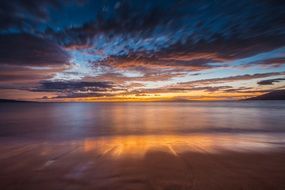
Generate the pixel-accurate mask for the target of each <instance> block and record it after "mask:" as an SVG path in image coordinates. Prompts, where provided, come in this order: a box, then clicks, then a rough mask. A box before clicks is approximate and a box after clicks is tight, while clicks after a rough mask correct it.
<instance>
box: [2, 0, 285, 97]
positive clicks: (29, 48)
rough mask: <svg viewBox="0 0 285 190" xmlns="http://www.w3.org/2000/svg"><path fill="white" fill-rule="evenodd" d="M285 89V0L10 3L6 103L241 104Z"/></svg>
mask: <svg viewBox="0 0 285 190" xmlns="http://www.w3.org/2000/svg"><path fill="white" fill-rule="evenodd" d="M279 89H285V1H282V0H279V1H278V0H272V1H270V0H239V1H236V0H208V1H205V0H192V1H190V0H121V1H116V0H69V1H67V0H37V1H34V0H4V1H1V6H0V98H3V99H15V100H32V101H44V102H45V101H51V102H53V101H91V102H92V101H95V102H101V101H102V102H117V101H186V100H205V101H209V100H238V99H244V98H249V97H253V96H257V95H260V94H263V93H267V92H270V91H273V90H279Z"/></svg>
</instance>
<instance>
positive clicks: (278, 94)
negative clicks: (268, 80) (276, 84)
mask: <svg viewBox="0 0 285 190" xmlns="http://www.w3.org/2000/svg"><path fill="white" fill-rule="evenodd" d="M246 100H285V90H275V91H272V92H269V93H266V94H263V95H260V96H256V97H253V98H248V99H246Z"/></svg>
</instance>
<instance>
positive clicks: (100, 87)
mask: <svg viewBox="0 0 285 190" xmlns="http://www.w3.org/2000/svg"><path fill="white" fill-rule="evenodd" d="M112 88H113V84H112V83H111V82H84V81H43V82H41V83H40V86H39V87H37V88H36V89H33V90H34V91H43V92H68V91H92V92H96V91H106V90H112Z"/></svg>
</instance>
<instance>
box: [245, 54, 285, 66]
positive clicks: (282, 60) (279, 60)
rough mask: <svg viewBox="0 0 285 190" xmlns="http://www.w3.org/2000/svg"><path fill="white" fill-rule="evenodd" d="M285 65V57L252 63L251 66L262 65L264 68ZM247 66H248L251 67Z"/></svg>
mask: <svg viewBox="0 0 285 190" xmlns="http://www.w3.org/2000/svg"><path fill="white" fill-rule="evenodd" d="M284 64H285V57H283V56H282V57H278V58H272V59H265V60H261V61H255V62H251V63H250V65H261V66H264V67H280V66H281V65H284ZM250 65H247V66H250Z"/></svg>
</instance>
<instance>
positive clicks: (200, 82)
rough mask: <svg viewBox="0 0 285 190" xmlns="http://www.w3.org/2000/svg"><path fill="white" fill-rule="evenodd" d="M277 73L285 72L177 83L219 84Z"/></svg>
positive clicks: (283, 73) (275, 74)
mask: <svg viewBox="0 0 285 190" xmlns="http://www.w3.org/2000/svg"><path fill="white" fill-rule="evenodd" d="M278 75H285V72H272V73H257V74H252V75H248V74H247V75H237V76H231V77H224V78H212V79H204V80H197V81H190V82H184V83H179V85H181V86H183V85H186V86H187V85H193V86H195V85H211V84H219V83H227V82H235V81H245V80H251V79H258V78H265V77H271V76H278Z"/></svg>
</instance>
